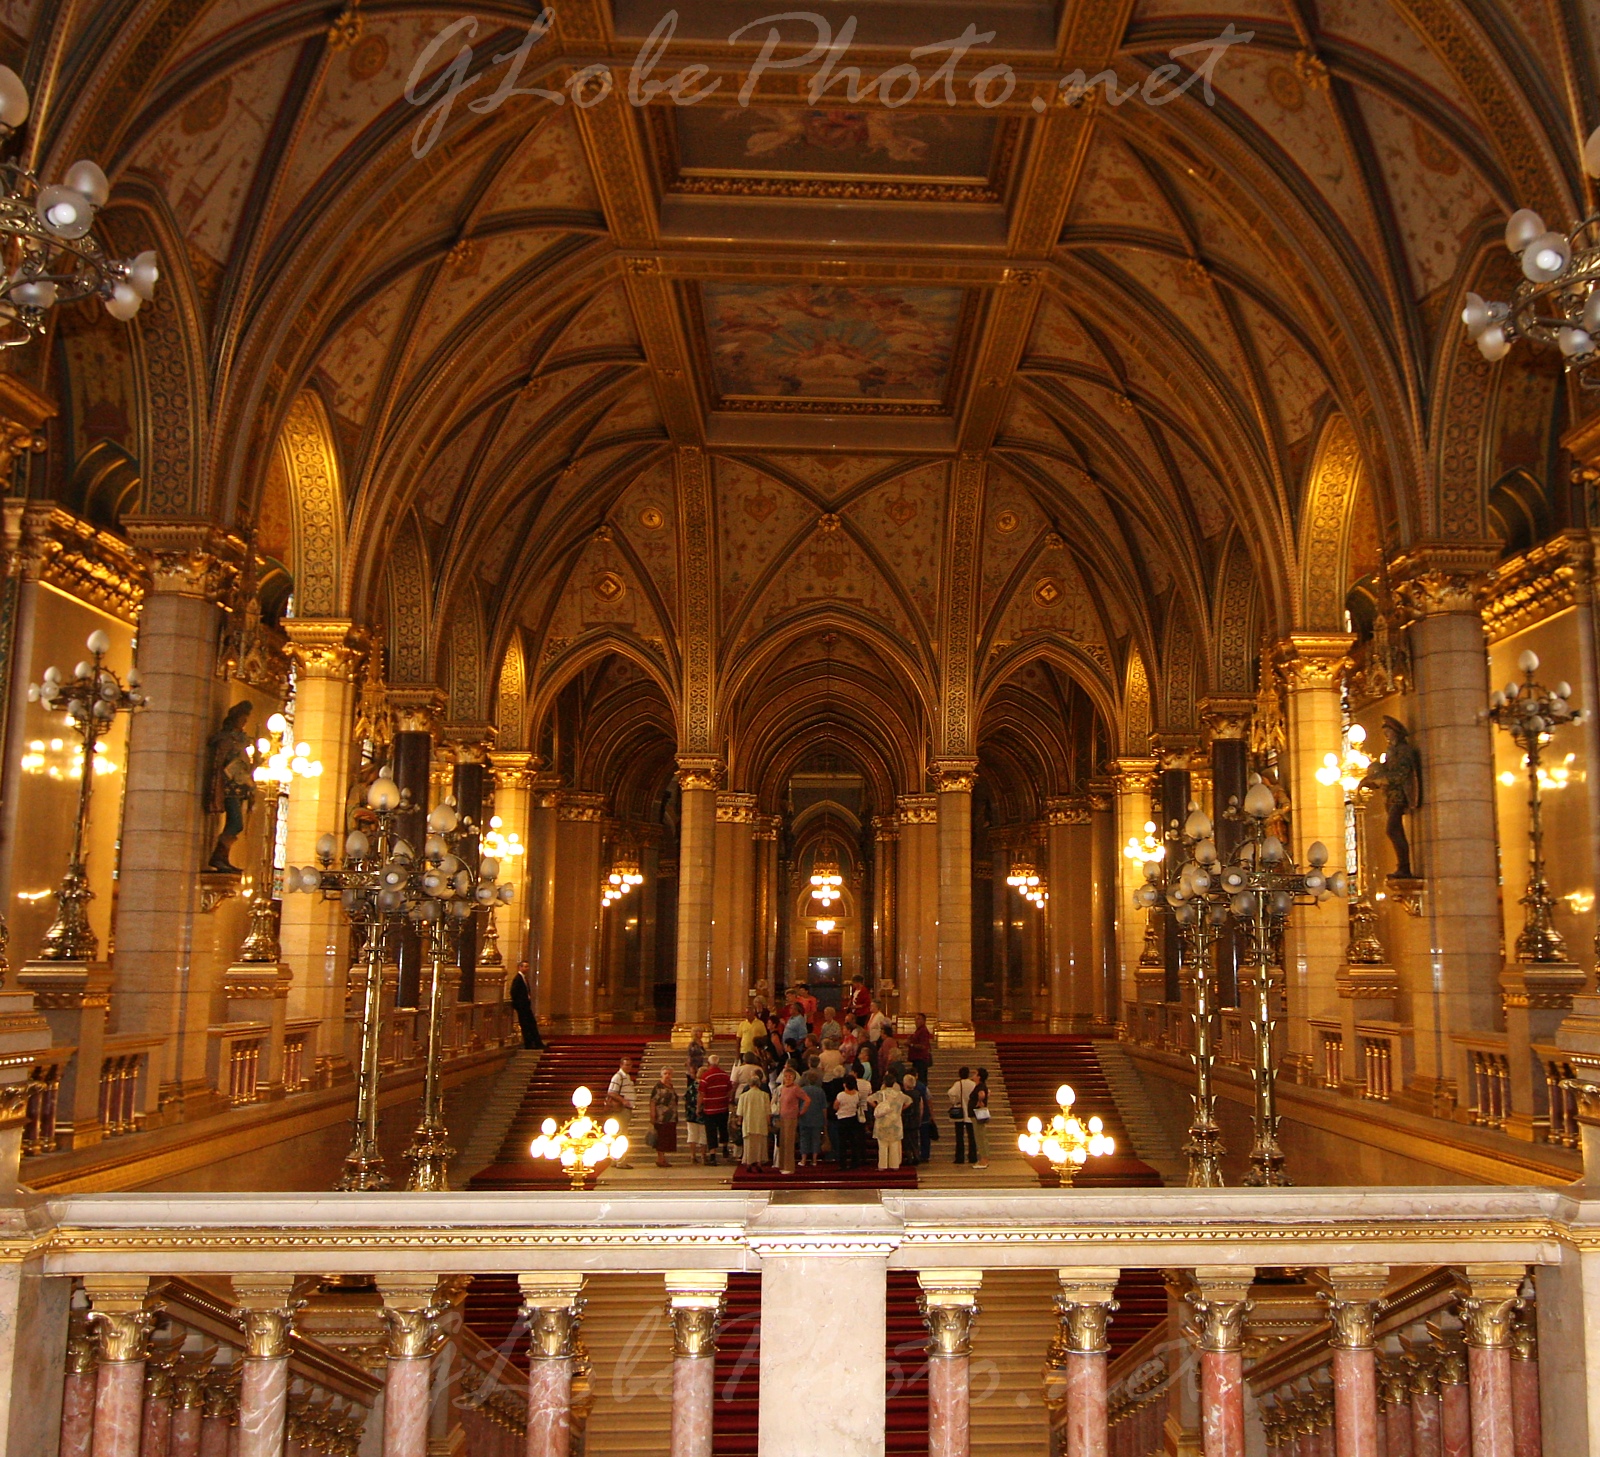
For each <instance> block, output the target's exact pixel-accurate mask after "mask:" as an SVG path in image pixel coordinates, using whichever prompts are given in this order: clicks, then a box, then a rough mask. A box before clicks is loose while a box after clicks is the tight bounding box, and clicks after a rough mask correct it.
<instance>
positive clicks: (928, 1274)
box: [917, 1270, 1103, 1457]
mask: <svg viewBox="0 0 1600 1457" xmlns="http://www.w3.org/2000/svg"><path fill="white" fill-rule="evenodd" d="M982 1279H983V1276H982V1274H981V1273H980V1272H979V1271H977V1270H923V1271H920V1272H919V1273H918V1275H917V1283H918V1285H920V1286H921V1288H922V1296H921V1301H922V1323H923V1324H924V1325H925V1326H926V1327H927V1328H928V1457H968V1454H969V1453H970V1452H971V1450H972V1407H971V1392H970V1387H969V1380H968V1368H969V1366H970V1365H971V1361H972V1327H973V1322H974V1321H975V1320H976V1318H977V1314H978V1288H979V1285H980V1284H981V1282H982ZM1102 1457H1103V1454H1102Z"/></svg>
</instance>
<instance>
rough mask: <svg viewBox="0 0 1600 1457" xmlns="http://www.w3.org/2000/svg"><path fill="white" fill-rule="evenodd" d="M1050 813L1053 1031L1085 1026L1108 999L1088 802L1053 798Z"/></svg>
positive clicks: (1048, 907) (1049, 958)
mask: <svg viewBox="0 0 1600 1457" xmlns="http://www.w3.org/2000/svg"><path fill="white" fill-rule="evenodd" d="M1045 818H1046V825H1047V829H1046V831H1045V844H1046V846H1047V853H1046V857H1045V875H1046V878H1047V879H1048V881H1049V884H1050V899H1049V900H1048V901H1047V902H1046V905H1045V909H1046V918H1045V919H1046V931H1047V942H1046V966H1047V967H1048V970H1049V986H1050V1009H1049V1019H1050V1020H1049V1027H1050V1030H1051V1031H1052V1032H1086V1031H1088V1030H1089V1028H1090V1027H1091V1026H1092V1025H1093V1024H1094V1023H1095V1022H1096V1021H1097V1020H1098V1019H1099V1018H1100V1016H1101V1015H1102V1014H1103V1012H1102V1007H1103V1002H1104V998H1103V996H1102V995H1101V986H1100V975H1099V968H1098V967H1097V966H1096V965H1095V961H1094V951H1095V944H1094V884H1095V879H1096V877H1095V867H1094V830H1093V825H1092V824H1091V818H1092V816H1091V813H1090V809H1089V802H1088V800H1087V799H1081V798H1080V799H1052V800H1050V801H1049V802H1048V803H1047V804H1046V806H1045ZM1008 893H1009V894H1013V895H1014V894H1015V892H1014V891H1008Z"/></svg>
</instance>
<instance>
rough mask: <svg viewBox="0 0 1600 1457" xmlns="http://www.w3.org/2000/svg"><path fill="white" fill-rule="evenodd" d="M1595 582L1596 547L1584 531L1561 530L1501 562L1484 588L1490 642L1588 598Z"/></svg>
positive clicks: (1485, 625) (1486, 625)
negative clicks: (1555, 534) (1557, 533)
mask: <svg viewBox="0 0 1600 1457" xmlns="http://www.w3.org/2000/svg"><path fill="white" fill-rule="evenodd" d="M1593 582H1594V545H1593V543H1592V542H1591V541H1590V539H1589V534H1588V533H1587V532H1585V531H1578V530H1569V531H1563V532H1561V533H1560V534H1559V535H1557V536H1553V537H1551V538H1550V540H1549V541H1545V542H1541V543H1540V544H1539V545H1538V546H1535V547H1532V548H1530V549H1529V550H1528V551H1525V552H1523V553H1521V554H1520V555H1519V556H1514V557H1512V558H1511V559H1510V560H1509V561H1505V562H1502V563H1501V564H1500V565H1499V567H1498V568H1497V569H1496V571H1495V573H1494V577H1493V578H1492V580H1491V581H1490V582H1489V583H1488V584H1487V586H1486V587H1485V589H1484V592H1483V625H1484V629H1485V631H1487V632H1488V634H1489V641H1490V642H1499V641H1500V640H1501V639H1502V638H1507V637H1510V636H1511V635H1512V634H1513V633H1517V632H1521V631H1522V629H1523V628H1525V627H1531V626H1533V624H1534V623H1536V622H1542V621H1543V620H1544V619H1545V618H1547V617H1553V616H1554V615H1555V614H1556V613H1557V612H1560V611H1562V610H1563V609H1564V608H1567V607H1571V606H1573V605H1574V604H1575V603H1578V602H1580V601H1587V600H1588V599H1589V597H1590V595H1591V593H1592V590H1593Z"/></svg>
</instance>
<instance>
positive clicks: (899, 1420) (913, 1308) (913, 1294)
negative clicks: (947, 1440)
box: [883, 1270, 928, 1457]
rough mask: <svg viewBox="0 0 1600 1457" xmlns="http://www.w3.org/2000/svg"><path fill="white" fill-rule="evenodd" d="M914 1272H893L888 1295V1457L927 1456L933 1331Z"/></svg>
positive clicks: (886, 1301)
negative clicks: (930, 1333)
mask: <svg viewBox="0 0 1600 1457" xmlns="http://www.w3.org/2000/svg"><path fill="white" fill-rule="evenodd" d="M921 1293H922V1287H921V1286H920V1285H918V1284H917V1276H916V1272H915V1271H912V1270H891V1271H889V1288H888V1290H887V1291H886V1292H885V1307H884V1325H885V1341H884V1358H885V1361H886V1362H887V1369H886V1371H885V1377H886V1383H885V1386H884V1391H885V1393H886V1396H887V1401H886V1402H885V1405H884V1446H883V1450H884V1453H885V1457H913V1454H915V1457H927V1453H928V1331H927V1327H926V1326H924V1325H923V1324H922V1314H921V1309H920V1304H919V1302H920V1297H921Z"/></svg>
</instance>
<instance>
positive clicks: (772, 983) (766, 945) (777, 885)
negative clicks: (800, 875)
mask: <svg viewBox="0 0 1600 1457" xmlns="http://www.w3.org/2000/svg"><path fill="white" fill-rule="evenodd" d="M782 833H783V816H782V815H762V816H760V817H759V818H758V819H757V821H756V875H757V882H756V885H757V892H758V895H759V901H758V904H759V905H760V908H761V909H760V914H759V916H758V918H757V920H756V967H755V979H754V983H753V985H755V986H757V987H758V988H760V990H761V994H762V996H763V997H764V998H765V999H766V1001H767V1005H768V1006H770V1005H771V1004H772V992H773V989H774V988H775V987H776V986H777V985H778V905H779V902H780V900H781V899H782V897H783V884H784V878H783V867H782V865H781V863H780V861H779V858H778V851H779V844H778V841H779V837H780V836H781V835H782Z"/></svg>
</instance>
